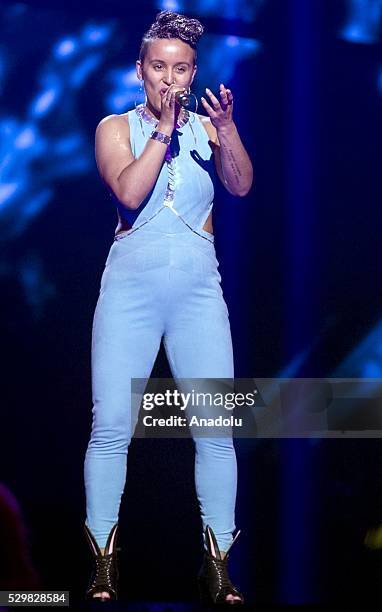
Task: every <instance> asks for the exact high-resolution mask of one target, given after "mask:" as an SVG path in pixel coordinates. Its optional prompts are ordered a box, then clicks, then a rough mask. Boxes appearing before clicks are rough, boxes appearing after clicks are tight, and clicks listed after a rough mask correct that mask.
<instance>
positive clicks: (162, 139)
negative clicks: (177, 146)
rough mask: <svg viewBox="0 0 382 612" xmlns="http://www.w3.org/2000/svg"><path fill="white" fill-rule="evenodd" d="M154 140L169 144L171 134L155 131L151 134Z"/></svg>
mask: <svg viewBox="0 0 382 612" xmlns="http://www.w3.org/2000/svg"><path fill="white" fill-rule="evenodd" d="M150 138H152V139H153V140H159V142H163V143H164V144H165V145H169V144H170V142H171V136H167V134H163V132H156V131H155V132H153V133H152V134H151V136H150Z"/></svg>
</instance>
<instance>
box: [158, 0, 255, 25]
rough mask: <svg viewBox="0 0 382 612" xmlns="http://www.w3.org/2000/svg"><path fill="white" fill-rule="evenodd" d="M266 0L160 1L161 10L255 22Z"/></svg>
mask: <svg viewBox="0 0 382 612" xmlns="http://www.w3.org/2000/svg"><path fill="white" fill-rule="evenodd" d="M265 2H266V0H181V1H179V0H159V1H158V3H157V7H158V8H159V9H161V10H170V11H179V12H183V13H190V14H193V15H200V17H202V16H203V15H206V16H207V15H208V16H211V17H222V18H223V19H242V20H243V21H247V22H250V21H254V19H255V18H256V16H257V14H258V12H259V10H260V9H261V7H262V6H263V5H264V4H265Z"/></svg>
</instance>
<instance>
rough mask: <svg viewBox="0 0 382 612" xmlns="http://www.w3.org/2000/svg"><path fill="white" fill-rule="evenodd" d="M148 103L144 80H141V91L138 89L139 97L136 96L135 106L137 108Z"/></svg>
mask: <svg viewBox="0 0 382 612" xmlns="http://www.w3.org/2000/svg"><path fill="white" fill-rule="evenodd" d="M146 102H147V97H146V92H145V88H144V86H143V79H140V81H139V89H138V92H137V95H136V96H135V100H134V106H135V108H137V106H141V105H142V104H143V105H145V104H146Z"/></svg>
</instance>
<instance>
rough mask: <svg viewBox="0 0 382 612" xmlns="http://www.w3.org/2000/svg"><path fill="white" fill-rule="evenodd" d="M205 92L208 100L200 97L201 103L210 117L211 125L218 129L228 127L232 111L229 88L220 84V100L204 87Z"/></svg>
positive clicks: (231, 96)
mask: <svg viewBox="0 0 382 612" xmlns="http://www.w3.org/2000/svg"><path fill="white" fill-rule="evenodd" d="M206 93H207V95H208V97H209V99H210V100H209V102H207V100H206V98H204V97H202V99H201V100H202V104H203V107H204V108H205V110H206V112H207V113H208V115H209V116H210V118H211V123H212V125H213V126H214V127H215V128H216V129H217V130H218V131H219V130H221V129H222V128H225V127H229V126H230V125H231V124H232V111H233V95H232V92H231V90H230V89H227V88H226V87H225V86H224V85H223V83H221V85H220V91H219V94H220V100H219V99H218V98H217V97H216V96H215V95H214V94H213V93H212V91H211V90H210V89H208V88H206Z"/></svg>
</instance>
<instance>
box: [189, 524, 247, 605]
mask: <svg viewBox="0 0 382 612" xmlns="http://www.w3.org/2000/svg"><path fill="white" fill-rule="evenodd" d="M239 534H240V531H238V532H237V534H236V535H235V537H234V539H233V540H232V542H231V544H230V546H229V547H228V550H227V552H226V554H225V557H224V559H222V558H221V554H220V550H219V546H218V544H217V541H216V537H215V534H214V532H213V531H212V529H211V527H209V526H208V525H207V526H206V530H205V539H206V544H207V550H205V551H204V558H203V563H202V566H201V568H200V570H199V573H198V578H197V579H198V588H199V595H200V598H201V600H202V602H203V603H204V604H212V605H222V604H223V605H236V604H243V603H244V597H243V595H242V594H241V593H240V592H239V591H238V590H237V588H236V587H235V586H234V585H233V584H232V582H231V580H230V578H229V575H228V568H227V564H228V553H229V551H230V549H231V546H232V545H233V543H234V542H235V541H236V539H237V538H238V536H239ZM227 595H233V596H235V597H239V598H240V599H229V600H227Z"/></svg>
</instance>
